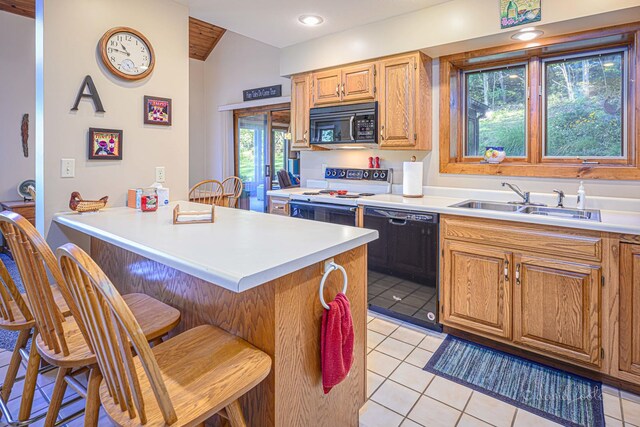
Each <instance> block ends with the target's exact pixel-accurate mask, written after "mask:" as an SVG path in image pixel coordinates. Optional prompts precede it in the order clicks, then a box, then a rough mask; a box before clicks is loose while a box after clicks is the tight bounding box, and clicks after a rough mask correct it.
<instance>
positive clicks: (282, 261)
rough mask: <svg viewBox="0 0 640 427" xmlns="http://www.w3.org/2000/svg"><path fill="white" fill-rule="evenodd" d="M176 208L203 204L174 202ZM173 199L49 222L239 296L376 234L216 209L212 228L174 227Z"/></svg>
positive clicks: (64, 216) (197, 207) (65, 215)
mask: <svg viewBox="0 0 640 427" xmlns="http://www.w3.org/2000/svg"><path fill="white" fill-rule="evenodd" d="M178 203H179V204H180V208H181V210H203V209H205V208H206V206H205V205H200V204H197V203H190V202H178ZM175 205H176V202H173V203H171V204H170V205H169V206H168V207H161V208H159V209H158V210H157V211H156V212H140V211H138V210H135V209H131V208H127V207H119V208H107V209H103V210H101V211H100V212H97V213H90V214H78V213H75V212H74V213H61V214H57V215H55V217H54V219H53V220H54V221H55V222H57V223H59V224H62V225H64V226H67V227H70V228H72V229H74V230H78V231H80V232H83V233H85V234H88V235H90V236H92V237H96V238H99V239H101V240H104V241H106V242H108V243H111V244H113V245H115V246H118V247H121V248H124V249H127V250H129V251H131V252H134V253H136V254H138V255H141V256H143V257H146V258H149V259H151V260H153V261H157V262H159V263H162V264H165V265H168V266H170V267H173V268H175V269H176V270H179V271H182V272H184V273H187V274H190V275H192V276H195V277H198V278H200V279H203V280H206V281H208V282H211V283H214V284H216V285H218V286H221V287H223V288H226V289H229V290H231V291H234V292H242V291H245V290H247V289H250V288H253V287H255V286H258V285H261V284H263V283H266V282H268V281H270V280H273V279H276V278H278V277H281V276H284V275H286V274H289V273H292V272H294V271H296V270H300V269H301V268H304V267H307V266H309V265H311V264H314V263H317V262H321V261H323V260H326V259H328V258H331V257H333V256H336V255H338V254H341V253H343V252H346V251H349V250H351V249H354V248H356V247H358V246H361V245H364V244H366V243H368V242H371V241H373V240H375V239H377V238H378V232H377V231H373V230H367V229H363V228H356V227H348V226H342V225H335V224H327V223H323V222H315V221H306V220H302V219H297V218H288V217H283V216H278V215H268V214H262V213H257V212H250V211H245V210H240V209H229V208H221V207H216V214H215V215H216V217H215V223H213V224H180V225H173V223H172V211H173V207H174V206H175Z"/></svg>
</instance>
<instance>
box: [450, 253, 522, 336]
mask: <svg viewBox="0 0 640 427" xmlns="http://www.w3.org/2000/svg"><path fill="white" fill-rule="evenodd" d="M511 256H512V255H511V253H510V252H509V251H506V250H502V249H499V248H487V247H484V246H480V245H474V244H468V243H461V242H452V241H445V242H444V257H443V265H442V274H443V282H444V283H446V284H447V285H446V286H444V287H443V288H442V289H441V296H442V301H441V305H442V314H443V318H442V322H443V323H444V324H446V325H448V326H453V327H462V328H464V329H471V330H475V331H478V332H481V333H483V334H488V335H493V336H497V337H501V338H507V339H510V338H511V283H510V280H511V278H510V275H509V266H510V263H511Z"/></svg>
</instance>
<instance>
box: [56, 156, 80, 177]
mask: <svg viewBox="0 0 640 427" xmlns="http://www.w3.org/2000/svg"><path fill="white" fill-rule="evenodd" d="M75 176H76V159H60V178H75Z"/></svg>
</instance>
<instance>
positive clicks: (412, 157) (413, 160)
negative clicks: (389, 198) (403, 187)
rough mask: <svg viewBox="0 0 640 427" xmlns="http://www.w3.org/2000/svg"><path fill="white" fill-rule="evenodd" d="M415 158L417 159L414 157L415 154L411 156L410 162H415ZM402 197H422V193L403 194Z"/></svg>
mask: <svg viewBox="0 0 640 427" xmlns="http://www.w3.org/2000/svg"><path fill="white" fill-rule="evenodd" d="M416 160H418V159H417V158H416V156H411V162H412V163H415V162H416ZM402 197H406V198H409V199H420V198H422V197H424V195H422V194H414V195H410V194H403V195H402Z"/></svg>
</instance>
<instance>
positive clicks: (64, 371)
mask: <svg viewBox="0 0 640 427" xmlns="http://www.w3.org/2000/svg"><path fill="white" fill-rule="evenodd" d="M70 372H71V369H69V368H58V374H57V375H56V382H55V384H54V386H53V394H52V395H51V402H50V403H49V409H48V410H47V418H45V420H44V425H45V427H53V426H54V425H55V423H56V419H57V418H58V413H59V412H60V405H62V399H63V398H64V392H65V391H66V390H67V381H65V377H66V376H67V375H69V373H70Z"/></svg>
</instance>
